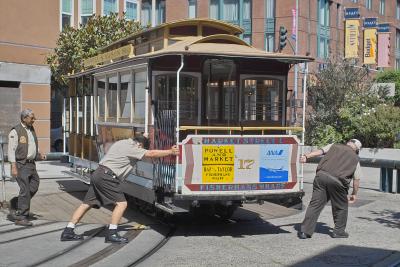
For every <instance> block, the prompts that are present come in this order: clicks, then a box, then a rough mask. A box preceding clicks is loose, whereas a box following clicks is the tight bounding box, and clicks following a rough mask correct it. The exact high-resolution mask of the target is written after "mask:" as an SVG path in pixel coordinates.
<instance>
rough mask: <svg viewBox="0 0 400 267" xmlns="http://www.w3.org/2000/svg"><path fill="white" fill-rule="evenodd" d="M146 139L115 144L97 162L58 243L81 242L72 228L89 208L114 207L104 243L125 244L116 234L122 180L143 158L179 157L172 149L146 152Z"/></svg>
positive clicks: (122, 200)
mask: <svg viewBox="0 0 400 267" xmlns="http://www.w3.org/2000/svg"><path fill="white" fill-rule="evenodd" d="M147 142H148V141H147V139H146V138H145V137H144V136H143V135H141V136H138V137H136V138H135V139H132V138H128V139H124V140H120V141H117V142H115V143H114V144H113V145H111V147H110V148H109V150H108V151H107V153H106V155H105V156H104V157H103V159H102V160H101V161H100V163H99V167H98V168H97V169H96V171H95V172H94V173H93V174H92V177H91V180H90V187H89V190H88V192H87V193H86V196H85V199H84V200H83V203H82V204H81V205H80V206H79V207H78V208H77V209H76V210H75V212H74V214H73V215H72V218H71V221H70V222H69V223H68V225H67V227H66V228H65V229H64V231H63V232H62V234H61V238H60V239H61V241H73V240H81V239H83V236H82V235H77V234H75V232H74V228H75V225H76V224H77V223H78V222H79V221H80V220H81V218H82V217H83V216H84V215H85V213H86V212H87V211H88V210H89V209H90V208H100V206H105V205H115V206H114V210H113V213H112V216H111V223H110V225H109V229H108V233H107V234H106V237H105V242H107V243H127V242H128V240H127V239H126V238H124V237H121V236H120V235H119V234H118V231H117V228H118V223H119V221H120V220H121V218H122V215H123V213H124V211H125V209H126V208H127V205H128V204H127V202H126V199H125V195H124V194H123V192H122V188H121V186H122V183H121V182H122V181H123V180H125V178H126V177H127V176H128V175H129V173H130V172H131V170H132V169H133V167H134V166H135V164H136V162H137V161H138V160H141V159H142V158H144V157H147V158H161V157H166V156H177V155H179V149H178V148H177V147H176V146H173V147H171V149H168V150H146V149H145V148H144V147H146V145H145V144H146V143H147Z"/></svg>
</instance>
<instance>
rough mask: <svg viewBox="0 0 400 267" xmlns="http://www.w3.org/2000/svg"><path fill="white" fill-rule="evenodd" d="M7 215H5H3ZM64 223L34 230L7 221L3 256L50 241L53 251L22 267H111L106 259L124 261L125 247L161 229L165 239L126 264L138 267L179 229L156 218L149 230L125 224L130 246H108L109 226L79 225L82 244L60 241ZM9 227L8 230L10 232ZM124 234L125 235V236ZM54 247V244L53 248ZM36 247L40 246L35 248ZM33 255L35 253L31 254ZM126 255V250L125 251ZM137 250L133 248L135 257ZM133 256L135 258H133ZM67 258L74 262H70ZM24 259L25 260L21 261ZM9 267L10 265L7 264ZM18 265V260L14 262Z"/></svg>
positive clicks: (1, 241) (0, 250) (1, 245)
mask: <svg viewBox="0 0 400 267" xmlns="http://www.w3.org/2000/svg"><path fill="white" fill-rule="evenodd" d="M3 213H4V212H3ZM64 227H65V223H64V222H55V221H38V222H37V223H36V224H34V226H32V227H21V226H14V225H13V224H12V223H9V222H5V223H4V224H0V229H1V230H0V235H1V239H0V253H1V254H2V255H4V253H5V252H6V251H7V249H10V250H11V249H12V248H13V247H19V248H20V250H21V254H23V253H24V252H23V250H24V249H27V250H28V249H29V250H31V251H35V250H36V246H38V247H39V246H41V245H42V244H43V240H46V241H45V242H47V243H48V244H47V245H48V247H49V248H50V249H49V250H46V251H45V252H46V253H44V251H43V250H40V249H39V250H38V251H37V253H34V254H35V255H34V257H32V258H31V260H30V261H29V262H20V263H19V262H18V260H17V263H18V264H17V265H18V266H32V267H36V266H70V267H84V266H107V265H108V264H104V263H102V261H104V260H109V259H112V258H113V257H114V258H121V257H122V255H123V253H121V254H120V255H119V252H120V251H121V249H122V248H124V247H126V248H127V249H130V248H129V246H141V244H140V242H141V241H136V242H139V243H137V244H134V243H135V239H136V238H137V237H138V236H139V235H140V234H141V233H143V231H147V230H150V231H152V230H154V229H155V230H158V228H160V227H161V228H163V230H162V231H159V234H160V235H161V236H162V238H161V239H158V240H155V241H154V244H151V245H152V246H151V247H149V248H148V249H147V250H146V251H145V252H143V251H141V252H140V253H139V254H137V255H133V257H131V258H130V259H129V261H125V262H124V263H123V265H124V266H137V265H138V264H139V263H142V262H144V261H145V260H146V259H148V258H149V257H151V255H153V254H154V253H155V252H157V251H158V250H159V249H160V248H161V247H162V246H164V245H165V244H166V243H167V242H168V240H169V238H170V237H171V236H172V235H173V233H174V231H175V226H173V225H168V224H165V223H163V222H161V221H157V220H156V219H154V220H153V221H152V222H151V223H150V224H148V225H147V226H146V227H135V226H132V225H129V224H125V225H121V227H120V228H121V235H122V236H124V237H126V238H128V240H129V242H128V243H127V244H108V243H107V244H106V243H104V234H105V230H106V228H107V226H105V225H94V224H80V225H79V226H77V232H81V231H82V230H85V232H84V235H85V238H84V239H83V240H80V241H71V242H60V241H59V237H60V234H61V231H62V230H63V229H64ZM7 228H8V229H7ZM122 233H123V234H122ZM51 244H53V245H51ZM35 245H36V246H35ZM127 246H128V247H127ZM31 253H32V252H31ZM124 253H126V250H125V252H124ZM134 253H135V250H134V249H132V253H131V254H134ZM131 256H132V255H131ZM67 259H70V260H69V261H68V260H67ZM21 260H23V259H21ZM3 263H5V264H6V265H5V266H7V262H4V261H3ZM13 263H14V264H15V263H16V262H15V261H14V262H13ZM114 266H121V265H120V264H119V263H118V262H114Z"/></svg>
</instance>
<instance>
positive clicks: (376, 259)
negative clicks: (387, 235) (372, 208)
mask: <svg viewBox="0 0 400 267" xmlns="http://www.w3.org/2000/svg"><path fill="white" fill-rule="evenodd" d="M393 256H397V253H396V251H393V250H385V249H378V248H368V247H358V246H346V245H340V246H336V247H333V248H331V249H329V250H327V251H324V252H323V253H320V254H317V255H313V256H310V257H309V258H307V259H305V260H303V261H301V262H298V263H296V264H294V265H290V266H291V267H309V266H320V267H324V266H375V264H377V263H384V262H385V261H388V262H387V263H388V264H387V265H386V264H384V265H381V266H392V265H391V264H390V263H389V261H392V262H393V261H396V259H393V260H392V259H391V258H393ZM397 260H399V259H397ZM379 266H380V265H379ZM393 266H397V265H393Z"/></svg>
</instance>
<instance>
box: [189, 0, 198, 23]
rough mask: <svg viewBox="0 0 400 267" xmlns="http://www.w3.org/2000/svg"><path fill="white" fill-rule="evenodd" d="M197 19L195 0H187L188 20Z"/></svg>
mask: <svg viewBox="0 0 400 267" xmlns="http://www.w3.org/2000/svg"><path fill="white" fill-rule="evenodd" d="M195 17H197V0H189V10H188V18H190V19H192V18H195Z"/></svg>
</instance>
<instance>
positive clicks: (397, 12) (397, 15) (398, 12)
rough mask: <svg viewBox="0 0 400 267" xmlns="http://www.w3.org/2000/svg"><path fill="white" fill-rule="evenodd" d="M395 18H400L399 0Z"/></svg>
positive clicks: (399, 0)
mask: <svg viewBox="0 0 400 267" xmlns="http://www.w3.org/2000/svg"><path fill="white" fill-rule="evenodd" d="M396 19H399V20H400V0H397V6H396Z"/></svg>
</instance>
